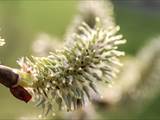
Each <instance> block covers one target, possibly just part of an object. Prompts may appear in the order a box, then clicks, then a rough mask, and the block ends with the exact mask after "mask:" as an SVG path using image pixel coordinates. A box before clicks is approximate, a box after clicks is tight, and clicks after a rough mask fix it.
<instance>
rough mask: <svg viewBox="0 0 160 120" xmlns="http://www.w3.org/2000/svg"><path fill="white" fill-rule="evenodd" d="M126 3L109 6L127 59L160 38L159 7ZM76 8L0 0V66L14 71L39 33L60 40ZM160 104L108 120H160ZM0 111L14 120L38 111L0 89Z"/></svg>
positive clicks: (50, 1)
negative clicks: (0, 39) (123, 40)
mask: <svg viewBox="0 0 160 120" xmlns="http://www.w3.org/2000/svg"><path fill="white" fill-rule="evenodd" d="M129 1H130V0H128V1H127V0H126V3H125V1H123V0H119V1H118V2H117V1H116V0H114V1H112V2H113V4H114V8H115V9H114V13H115V19H116V23H117V24H118V25H120V27H121V31H120V32H121V33H122V34H123V35H124V36H125V38H126V39H127V40H128V42H127V44H126V45H125V46H124V47H123V48H122V49H124V50H125V51H126V53H127V54H129V55H135V54H136V52H137V51H138V50H139V49H140V48H141V47H142V46H143V45H144V44H145V43H146V42H147V41H148V40H149V38H151V37H154V36H156V35H158V34H160V6H156V9H153V8H154V5H153V6H152V7H151V8H149V7H147V6H145V5H143V4H138V3H134V4H132V2H129ZM137 1H138V0H137ZM144 3H145V2H144ZM76 5H77V1H73V0H68V1H67V0H47V1H43V0H0V29H1V31H0V35H1V36H2V37H3V38H5V40H6V45H5V46H3V47H1V48H0V60H1V63H2V64H5V65H9V66H12V67H17V64H16V60H17V58H20V57H21V56H29V55H31V45H32V42H33V40H34V39H35V37H36V36H37V34H39V33H41V32H45V33H48V34H49V35H55V36H57V37H59V38H63V35H64V33H65V29H66V27H67V25H68V24H69V23H70V22H71V20H72V18H73V17H74V14H75V13H76ZM159 100H160V98H159V97H158V96H157V99H155V100H154V101H153V103H151V105H148V107H146V109H145V110H144V111H143V112H141V113H139V114H138V115H137V114H136V111H135V114H136V115H135V114H134V113H127V115H126V113H121V112H120V113H121V114H120V113H115V114H117V115H112V114H113V113H110V116H121V117H120V118H122V119H123V118H125V116H129V115H128V114H130V118H135V117H136V119H140V118H141V119H142V118H148V117H149V116H151V117H152V116H154V117H157V118H160V115H159V113H160V112H159V111H160V109H159V108H160V103H159V102H158V101H159ZM0 108H1V109H0V119H4V118H6V119H9V118H12V119H13V118H14V119H17V117H18V116H23V115H25V116H27V115H29V114H30V113H31V112H32V113H33V114H37V108H35V107H34V106H33V105H27V104H24V103H23V102H21V101H18V100H17V99H15V98H14V97H13V96H12V95H11V94H10V93H9V91H8V90H7V89H6V88H5V87H3V86H2V85H0ZM118 114H120V115H118ZM134 115H135V116H134ZM147 116H148V117H147ZM113 118H114V117H113Z"/></svg>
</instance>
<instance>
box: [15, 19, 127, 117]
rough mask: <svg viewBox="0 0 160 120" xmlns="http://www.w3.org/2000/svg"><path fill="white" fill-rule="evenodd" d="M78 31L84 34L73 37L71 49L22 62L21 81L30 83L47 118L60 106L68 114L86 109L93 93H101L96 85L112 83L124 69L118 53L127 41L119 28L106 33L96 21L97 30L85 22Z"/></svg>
mask: <svg viewBox="0 0 160 120" xmlns="http://www.w3.org/2000/svg"><path fill="white" fill-rule="evenodd" d="M78 29H79V31H80V32H81V34H79V32H78V33H75V34H73V36H72V39H74V40H72V41H74V42H73V43H72V44H71V45H70V47H64V49H62V50H59V51H53V52H51V53H50V55H49V56H48V57H32V58H31V59H29V58H22V59H21V60H20V61H18V63H19V65H20V66H21V71H20V75H21V79H22V81H26V84H27V83H29V88H30V89H31V90H32V94H33V96H34V99H35V102H36V103H37V106H42V108H43V110H44V115H47V114H48V113H49V112H50V111H53V110H54V109H55V107H56V106H58V108H59V109H65V110H67V111H72V110H76V109H78V108H80V107H82V106H83V105H85V104H86V98H88V100H90V99H91V98H92V97H91V96H90V93H91V92H92V91H94V92H95V93H98V92H97V89H96V81H102V82H106V83H110V82H111V81H112V79H114V78H115V77H116V74H117V73H118V72H119V69H118V68H119V66H121V65H122V64H121V63H120V61H119V57H120V56H123V55H124V52H122V51H118V50H117V49H118V46H119V45H121V44H124V43H125V42H126V40H124V39H123V37H122V35H117V32H118V30H119V27H118V26H117V27H115V28H114V27H113V28H110V29H107V30H106V29H105V28H103V26H102V25H101V21H100V19H99V18H96V24H95V27H94V28H91V27H89V26H88V25H87V24H86V23H84V22H83V23H82V24H81V26H79V28H78ZM24 74H25V75H24ZM26 76H27V77H26ZM102 78H103V79H102ZM28 79H29V80H28Z"/></svg>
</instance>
